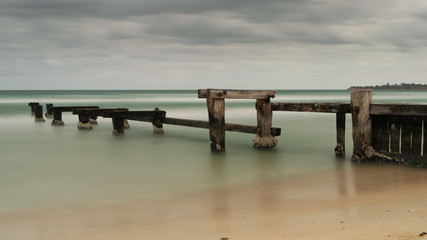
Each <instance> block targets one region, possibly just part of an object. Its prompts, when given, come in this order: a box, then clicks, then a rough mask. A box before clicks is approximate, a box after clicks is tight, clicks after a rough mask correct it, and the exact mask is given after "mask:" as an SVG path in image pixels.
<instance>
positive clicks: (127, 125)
mask: <svg viewBox="0 0 427 240" xmlns="http://www.w3.org/2000/svg"><path fill="white" fill-rule="evenodd" d="M123 127H124V128H130V125H129V122H128V120H127V119H126V118H124V119H123Z"/></svg>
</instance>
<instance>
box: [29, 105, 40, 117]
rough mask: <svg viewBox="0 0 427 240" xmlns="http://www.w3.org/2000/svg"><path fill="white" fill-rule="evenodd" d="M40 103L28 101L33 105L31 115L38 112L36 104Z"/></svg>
mask: <svg viewBox="0 0 427 240" xmlns="http://www.w3.org/2000/svg"><path fill="white" fill-rule="evenodd" d="M37 105H40V103H38V102H30V103H28V106H29V107H31V115H35V114H36V110H35V106H37Z"/></svg>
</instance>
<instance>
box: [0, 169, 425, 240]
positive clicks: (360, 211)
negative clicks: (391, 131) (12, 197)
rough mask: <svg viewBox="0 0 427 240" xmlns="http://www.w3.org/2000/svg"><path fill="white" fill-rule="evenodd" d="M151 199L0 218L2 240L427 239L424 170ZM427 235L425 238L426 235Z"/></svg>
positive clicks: (351, 172)
mask: <svg viewBox="0 0 427 240" xmlns="http://www.w3.org/2000/svg"><path fill="white" fill-rule="evenodd" d="M260 179H263V180H262V181H260V182H254V183H247V184H242V185H237V186H224V187H222V188H218V189H213V190H212V189H211V190H202V191H197V192H190V193H187V194H180V195H170V196H165V197H162V198H158V199H152V200H143V199H141V200H134V201H132V202H116V203H108V204H107V203H103V204H102V205H97V206H78V205H72V206H64V207H61V208H47V209H35V210H28V211H21V212H13V211H11V212H9V213H2V214H0V239H10V240H11V239H28V240H29V239H31V240H33V239H34V240H35V239H43V240H44V239H47V240H71V239H72V240H75V239H79V240H95V239H102V240H110V239H127V240H131V239H132V240H133V239H159V240H160V239H162V240H167V239H183V240H184V239H185V240H187V239H197V240H204V239H206V240H208V239H216V240H219V239H221V238H229V240H251V239H253V240H255V239H256V240H261V239H266V240H267V239H268V240H276V239H329V240H330V239H427V234H426V235H424V236H419V235H420V234H421V233H423V232H427V171H426V170H425V169H416V168H409V167H401V166H387V165H382V166H377V165H365V164H364V165H358V164H348V163H337V168H336V169H331V170H328V171H324V172H320V173H316V174H315V175H313V174H310V175H306V176H298V177H289V178H286V179H277V178H274V177H271V178H270V179H269V180H265V179H268V177H267V178H266V177H265V176H263V177H262V178H260ZM421 235H423V234H421Z"/></svg>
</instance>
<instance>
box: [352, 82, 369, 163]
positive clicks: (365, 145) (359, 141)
mask: <svg viewBox="0 0 427 240" xmlns="http://www.w3.org/2000/svg"><path fill="white" fill-rule="evenodd" d="M350 102H351V108H352V122H353V157H352V159H354V160H364V159H369V158H370V157H369V156H367V151H368V150H369V149H370V147H371V145H372V124H371V116H370V115H369V106H370V104H371V102H372V90H370V89H357V90H352V91H351V92H350Z"/></svg>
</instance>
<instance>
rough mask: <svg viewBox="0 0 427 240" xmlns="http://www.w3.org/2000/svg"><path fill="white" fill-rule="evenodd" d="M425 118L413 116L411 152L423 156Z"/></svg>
mask: <svg viewBox="0 0 427 240" xmlns="http://www.w3.org/2000/svg"><path fill="white" fill-rule="evenodd" d="M422 125H423V118H422V117H418V116H414V117H411V154H412V155H417V156H421V146H422V134H423V133H422Z"/></svg>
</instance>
